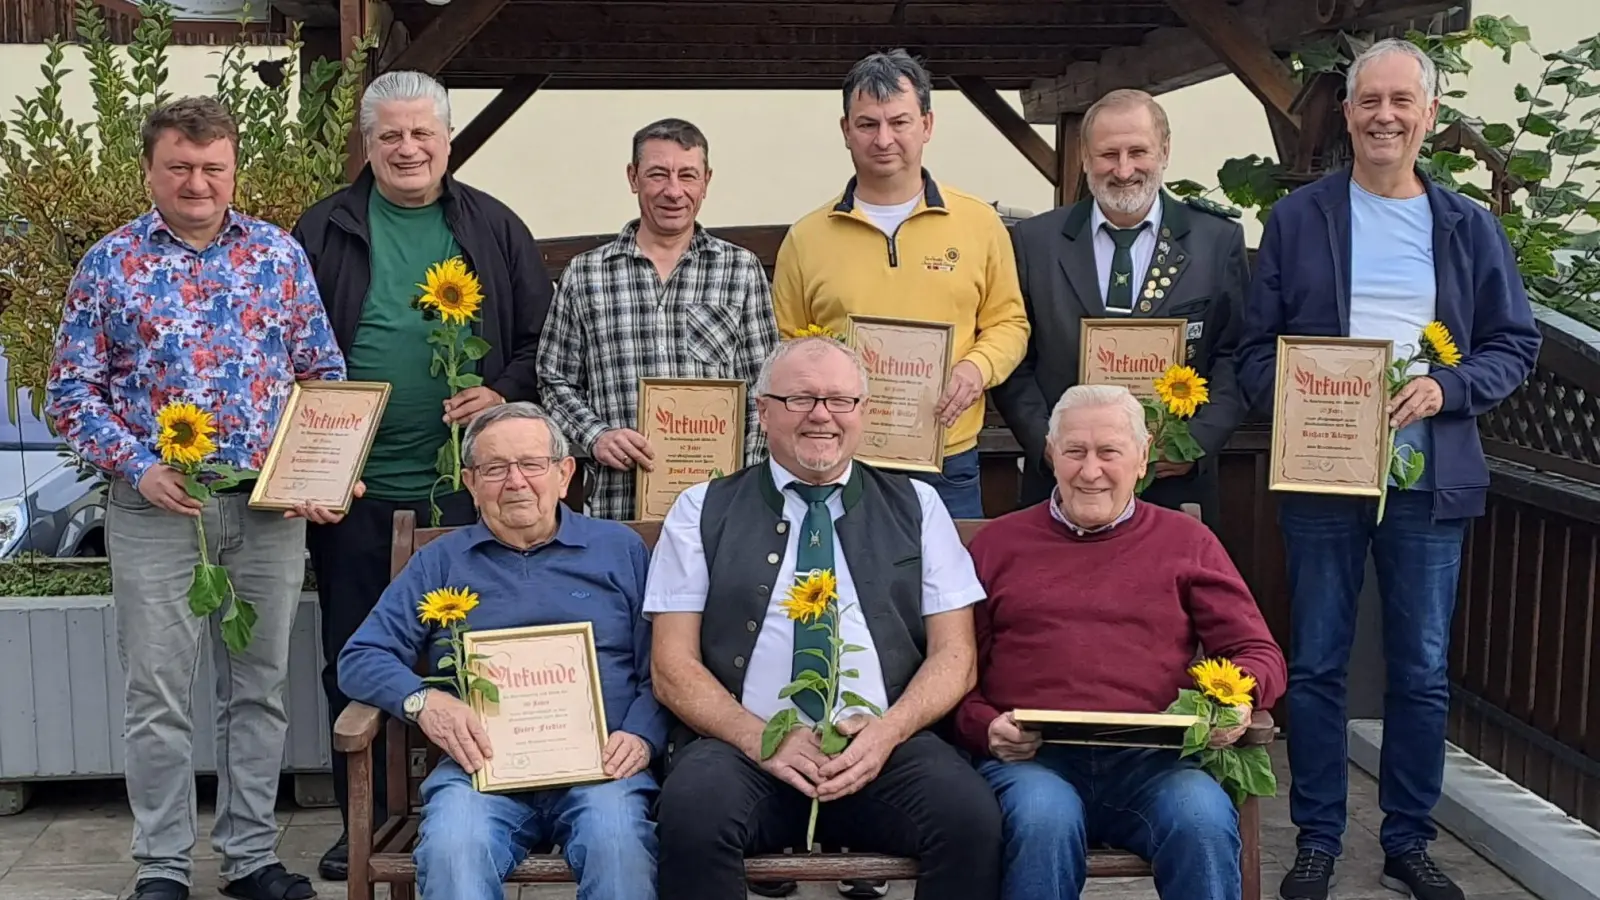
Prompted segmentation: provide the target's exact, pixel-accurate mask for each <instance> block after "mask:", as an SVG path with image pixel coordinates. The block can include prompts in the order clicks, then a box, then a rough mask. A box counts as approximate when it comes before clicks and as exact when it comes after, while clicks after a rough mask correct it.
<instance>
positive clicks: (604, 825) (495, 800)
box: [414, 757, 656, 900]
mask: <svg viewBox="0 0 1600 900" xmlns="http://www.w3.org/2000/svg"><path fill="white" fill-rule="evenodd" d="M655 794H656V781H655V778H654V777H652V776H651V775H650V773H649V772H648V771H645V772H640V773H639V774H637V775H634V776H633V777H631V778H626V779H623V780H622V781H603V782H600V783H598V784H590V785H582V786H580V787H574V788H565V789H550V790H543V791H527V792H524V793H517V794H485V793H479V792H478V791H477V790H476V789H474V788H473V786H472V777H471V776H470V775H468V774H467V773H466V772H464V771H463V770H462V769H461V767H460V766H458V765H456V763H455V762H454V761H452V760H451V759H449V758H448V757H445V758H444V759H442V760H441V761H440V762H439V766H438V768H436V769H434V770H433V772H432V774H430V775H429V776H428V778H427V780H425V781H424V782H423V783H422V822H421V824H420V825H419V826H418V830H417V834H418V840H417V849H416V851H415V853H414V858H415V859H416V863H417V887H418V890H420V891H421V895H422V897H423V900H501V898H503V897H504V896H505V888H504V887H503V885H504V883H505V878H506V875H507V873H509V872H510V871H511V870H512V869H513V868H515V867H516V865H517V864H518V863H520V862H521V861H522V860H523V859H524V858H525V857H526V856H527V855H528V853H529V851H531V850H532V849H533V848H534V847H537V846H540V845H543V844H550V843H555V844H560V845H561V847H562V849H563V851H564V852H565V853H566V857H567V865H569V866H571V867H572V872H573V874H574V876H576V878H577V881H578V898H579V900H612V898H616V897H627V898H629V900H655V896H656V826H655V823H654V822H653V821H651V819H650V805H651V803H652V802H653V801H654V798H655Z"/></svg>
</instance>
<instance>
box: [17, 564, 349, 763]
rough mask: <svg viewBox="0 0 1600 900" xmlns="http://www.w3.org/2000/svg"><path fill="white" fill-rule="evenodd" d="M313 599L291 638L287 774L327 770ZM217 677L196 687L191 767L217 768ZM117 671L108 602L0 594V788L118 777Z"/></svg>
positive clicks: (206, 672) (311, 596)
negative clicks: (1, 784) (0, 785)
mask: <svg viewBox="0 0 1600 900" xmlns="http://www.w3.org/2000/svg"><path fill="white" fill-rule="evenodd" d="M320 620H321V615H320V612H319V610H318V608H317V595H316V593H314V592H310V591H307V592H305V593H303V594H301V596H300V608H299V610H298V611H297V613H296V615H295V622H294V632H293V634H292V636H291V637H290V649H289V685H288V689H287V696H286V697H285V704H286V706H287V711H288V714H289V736H288V739H287V741H286V742H285V746H284V759H283V769H284V771H285V772H326V771H328V769H329V767H330V765H331V759H332V757H331V746H330V741H329V737H328V714H327V708H328V707H327V701H326V699H325V698H324V697H323V696H322V642H321V640H320V638H319V637H318V635H319V633H320V630H321V629H320ZM215 683H216V676H215V675H214V674H213V670H212V667H211V655H210V654H209V653H206V654H202V657H201V663H200V673H199V675H198V676H197V677H196V679H195V687H194V711H193V713H194V715H193V718H194V732H195V733H194V767H195V771H196V772H199V773H205V774H210V773H213V772H215V771H216V727H215V726H216V704H215V703H214V702H213V700H212V697H213V694H214V690H215V689H214V687H213V686H214V684H215ZM123 690H124V687H123V673H122V664H121V661H120V660H118V658H117V633H116V618H115V615H114V614H113V611H112V606H111V597H110V596H84V597H0V782H7V781H9V782H17V781H34V780H40V779H57V778H104V777H121V776H122V773H123V768H122V734H123V726H122V717H123Z"/></svg>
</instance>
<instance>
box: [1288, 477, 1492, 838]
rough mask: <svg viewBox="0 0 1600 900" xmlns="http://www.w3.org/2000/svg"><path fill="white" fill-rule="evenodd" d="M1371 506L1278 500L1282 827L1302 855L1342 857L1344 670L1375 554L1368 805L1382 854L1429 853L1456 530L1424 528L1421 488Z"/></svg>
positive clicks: (1445, 712) (1459, 529) (1438, 525)
mask: <svg viewBox="0 0 1600 900" xmlns="http://www.w3.org/2000/svg"><path fill="white" fill-rule="evenodd" d="M1377 508H1378V504H1377V501H1376V500H1367V499H1363V498H1357V497H1317V496H1312V495H1307V494H1284V495H1283V496H1282V497H1281V498H1280V499H1279V501H1278V511H1279V521H1280V523H1281V524H1282V526H1283V542H1284V549H1285V551H1287V555H1288V563H1289V592H1290V600H1289V629H1290V651H1291V652H1290V655H1289V694H1288V698H1287V699H1288V707H1289V728H1290V731H1291V735H1290V738H1289V769H1290V771H1291V772H1292V773H1293V776H1294V777H1293V780H1292V781H1291V783H1290V788H1289V816H1290V818H1292V819H1293V820H1294V823H1295V825H1297V826H1299V829H1300V835H1299V839H1298V843H1299V846H1300V847H1301V848H1302V849H1315V850H1321V851H1323V852H1325V853H1328V854H1331V855H1333V856H1338V855H1339V852H1340V850H1341V849H1342V847H1343V843H1342V841H1343V836H1344V829H1345V820H1346V818H1345V817H1346V811H1345V795H1346V790H1347V787H1348V785H1347V784H1346V775H1347V774H1348V772H1349V762H1348V759H1349V757H1348V756H1347V747H1346V743H1347V740H1346V732H1345V713H1346V705H1345V695H1346V688H1347V684H1348V683H1347V680H1346V673H1347V670H1348V667H1349V663H1350V647H1351V645H1352V644H1353V643H1354V642H1355V630H1356V599H1357V597H1358V596H1359V595H1360V593H1361V584H1362V580H1363V578H1364V576H1365V574H1366V565H1367V551H1368V548H1371V551H1372V558H1373V564H1374V567H1375V568H1376V569H1377V574H1378V594H1379V596H1380V598H1381V602H1382V610H1383V661H1384V668H1385V672H1386V675H1387V678H1388V687H1387V689H1386V690H1385V692H1384V695H1383V752H1382V754H1381V757H1380V759H1379V774H1378V806H1379V807H1380V808H1382V810H1383V813H1384V817H1383V827H1382V828H1381V829H1380V831H1379V832H1378V841H1379V843H1380V844H1382V845H1383V849H1384V852H1385V853H1387V854H1389V855H1390V856H1399V855H1402V854H1405V853H1409V852H1411V851H1413V850H1420V849H1423V848H1425V847H1426V846H1427V845H1428V843H1429V842H1430V841H1432V840H1433V839H1434V837H1435V836H1436V834H1437V832H1436V830H1435V828H1434V825H1433V820H1432V818H1431V815H1432V813H1433V807H1434V804H1436V803H1438V801H1439V793H1440V790H1441V789H1442V787H1443V782H1444V745H1445V726H1446V722H1447V719H1448V716H1449V712H1450V681H1449V672H1448V665H1449V659H1450V620H1451V617H1452V615H1453V614H1454V612H1455V603H1456V584H1457V575H1458V574H1459V573H1460V570H1461V544H1462V538H1463V537H1464V536H1465V534H1466V525H1467V523H1466V520H1465V519H1451V520H1446V521H1439V522H1435V521H1433V497H1432V495H1431V494H1430V493H1429V492H1427V491H1399V490H1390V491H1389V506H1388V509H1387V510H1386V511H1385V512H1384V515H1383V522H1382V523H1376V522H1375V520H1376V518H1377Z"/></svg>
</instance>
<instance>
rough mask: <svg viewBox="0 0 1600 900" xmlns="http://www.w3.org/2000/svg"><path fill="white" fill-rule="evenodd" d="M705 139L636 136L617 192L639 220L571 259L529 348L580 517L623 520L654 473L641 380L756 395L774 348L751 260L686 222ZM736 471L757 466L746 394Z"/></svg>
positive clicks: (652, 129)
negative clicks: (585, 489) (641, 479)
mask: <svg viewBox="0 0 1600 900" xmlns="http://www.w3.org/2000/svg"><path fill="white" fill-rule="evenodd" d="M708 158H709V155H708V147H707V144H706V138H705V135H704V134H702V133H701V132H700V129H698V128H696V127H695V126H694V125H692V124H690V123H688V122H685V121H683V120H681V119H662V120H661V121H659V122H654V123H652V124H650V125H646V126H645V127H644V128H642V129H640V130H639V131H638V132H637V133H636V134H635V135H634V136H633V161H632V162H631V163H630V164H629V165H628V181H629V184H630V186H631V187H632V189H633V192H634V193H635V194H637V195H638V197H639V218H638V219H636V220H634V221H633V222H629V223H628V224H627V225H626V226H625V227H624V228H623V229H622V231H621V232H620V233H619V234H618V235H617V238H616V240H614V241H612V242H611V243H609V244H606V245H604V246H602V247H596V248H595V249H593V250H589V251H587V252H584V253H581V254H579V255H578V256H576V257H574V258H573V260H572V262H571V264H570V265H568V266H567V269H566V271H565V272H564V273H563V274H562V276H561V283H560V284H559V285H558V286H557V288H556V295H555V300H554V301H553V304H552V305H551V308H550V318H549V319H548V321H547V322H546V324H545V332H544V336H543V338H542V339H541V341H540V343H539V358H538V372H539V384H540V396H541V397H542V398H543V400H544V402H545V406H546V408H547V409H548V410H549V411H550V413H551V414H552V415H553V416H554V418H555V420H556V422H557V423H558V424H559V425H560V426H561V430H562V431H563V432H565V433H566V434H568V435H571V436H572V439H573V440H574V442H576V444H577V445H578V447H580V448H582V450H583V451H584V453H585V454H587V455H588V457H589V462H588V463H586V470H587V471H586V473H585V474H586V477H585V479H584V480H585V482H586V483H587V484H588V485H589V486H590V487H589V496H588V512H589V514H590V515H592V516H595V517H597V518H605V519H632V518H634V517H635V510H634V502H633V499H634V475H635V472H636V471H637V469H638V468H644V469H646V470H651V469H652V468H653V466H654V462H653V456H654V453H653V449H652V448H651V446H650V442H649V441H648V440H647V439H646V438H645V437H644V435H642V434H640V433H639V432H638V431H637V430H635V427H636V424H637V415H638V412H637V411H638V394H639V379H641V378H738V379H743V380H744V381H745V383H746V385H747V386H750V387H753V385H754V382H755V379H756V376H757V374H759V372H760V369H761V362H762V360H763V359H765V358H766V356H767V354H768V352H769V351H771V350H772V348H773V347H774V346H775V345H776V344H777V342H778V325H777V320H776V318H775V317H774V315H773V311H772V293H771V287H770V285H769V284H768V282H767V275H766V272H765V271H764V270H763V269H762V267H761V261H760V260H759V259H758V258H757V257H756V255H755V254H754V253H751V252H750V251H748V250H746V249H744V248H742V247H739V246H736V245H734V244H730V243H728V242H727V241H724V240H722V239H720V238H716V237H713V236H712V235H711V234H710V233H708V232H707V231H706V230H705V229H704V228H702V227H701V226H700V225H698V224H697V223H696V222H695V217H696V216H697V215H698V214H699V212H700V204H701V203H702V202H703V201H704V200H705V196H706V188H707V186H708V185H709V184H710V182H711V167H710V164H709V162H708ZM745 415H746V419H745V447H744V457H745V458H744V462H745V464H746V465H749V464H751V463H755V462H760V461H761V460H762V459H763V458H764V457H765V456H766V442H765V438H763V437H762V434H761V426H760V423H759V421H758V419H757V417H756V398H755V395H754V393H753V392H751V391H750V390H748V389H747V391H746V412H745Z"/></svg>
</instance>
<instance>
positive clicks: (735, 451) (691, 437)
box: [633, 378, 745, 519]
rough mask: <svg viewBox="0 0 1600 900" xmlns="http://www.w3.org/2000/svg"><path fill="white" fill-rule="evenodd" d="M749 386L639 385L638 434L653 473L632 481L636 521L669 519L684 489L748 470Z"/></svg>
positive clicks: (677, 381)
mask: <svg viewBox="0 0 1600 900" xmlns="http://www.w3.org/2000/svg"><path fill="white" fill-rule="evenodd" d="M744 423H745V385H744V382H743V381H740V380H738V379H716V380H694V379H686V378H641V379H639V433H640V434H642V435H644V436H645V438H647V439H648V440H649V441H650V447H651V448H652V449H653V450H655V454H656V459H655V471H654V472H646V471H645V470H644V469H638V470H637V471H636V473H635V476H634V492H633V516H634V518H635V519H665V518H666V517H667V511H668V510H670V509H671V508H672V501H674V500H676V499H678V495H679V494H681V493H683V491H684V489H685V488H688V487H691V486H693V485H696V484H699V483H700V482H702V481H710V480H711V479H713V478H719V477H721V476H723V475H727V474H729V473H732V472H734V471H736V470H738V469H739V468H741V467H742V466H743V465H744Z"/></svg>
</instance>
